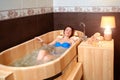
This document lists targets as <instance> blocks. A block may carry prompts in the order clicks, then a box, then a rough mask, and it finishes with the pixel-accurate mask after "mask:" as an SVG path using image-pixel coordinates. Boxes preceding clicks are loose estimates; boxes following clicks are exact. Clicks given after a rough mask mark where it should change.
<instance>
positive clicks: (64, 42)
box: [36, 27, 74, 64]
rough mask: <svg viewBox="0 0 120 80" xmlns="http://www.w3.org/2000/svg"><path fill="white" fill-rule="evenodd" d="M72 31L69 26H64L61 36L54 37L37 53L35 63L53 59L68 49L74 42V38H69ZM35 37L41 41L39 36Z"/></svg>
mask: <svg viewBox="0 0 120 80" xmlns="http://www.w3.org/2000/svg"><path fill="white" fill-rule="evenodd" d="M73 32H74V31H73V29H72V28H71V27H66V28H65V30H64V35H63V38H56V39H55V40H54V41H52V42H51V43H49V44H48V45H44V46H43V47H42V48H41V49H40V51H39V53H38V56H37V64H39V63H44V62H48V61H50V60H52V59H55V58H56V56H58V55H60V54H61V53H63V52H64V51H65V50H66V49H68V48H69V47H70V46H71V45H72V44H73V43H74V40H73V39H72V38H70V37H71V36H72V35H73ZM36 39H38V40H39V41H40V42H43V40H42V39H41V38H38V37H37V38H36Z"/></svg>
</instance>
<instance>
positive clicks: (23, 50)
mask: <svg viewBox="0 0 120 80" xmlns="http://www.w3.org/2000/svg"><path fill="white" fill-rule="evenodd" d="M62 31H63V30H56V31H51V32H48V33H46V34H43V35H41V36H39V37H41V38H42V39H43V40H44V41H45V42H46V43H49V42H51V41H52V40H54V38H55V37H57V36H58V35H60V33H61V32H62ZM76 32H77V33H78V36H79V37H82V36H83V33H82V32H81V31H77V30H75V33H76ZM80 42H81V41H80V40H77V41H76V43H75V44H73V45H72V46H71V47H70V48H69V49H67V50H66V51H65V52H64V53H63V54H62V55H61V56H59V57H58V58H56V59H55V60H52V61H50V62H47V63H44V64H40V65H34V66H28V67H12V66H8V65H9V64H11V63H12V62H14V61H15V60H18V59H20V58H22V57H23V56H24V55H26V54H29V53H31V52H32V51H34V50H36V49H38V48H40V47H41V46H42V44H41V43H39V42H38V41H36V40H35V39H31V40H29V41H26V42H24V43H22V44H19V45H17V46H15V47H12V48H9V49H7V50H5V51H3V52H1V53H0V80H42V79H50V78H51V77H53V76H55V75H57V74H59V73H62V74H61V75H60V76H59V77H57V78H55V79H56V80H66V79H69V78H70V79H69V80H71V79H72V78H71V77H72V75H74V77H73V79H75V80H76V79H78V80H79V78H80V77H81V75H82V69H81V63H78V62H77V52H78V51H77V46H78V45H79V44H80ZM75 65H76V67H75ZM74 68H75V69H74ZM71 69H72V70H71ZM76 69H77V70H76ZM68 74H69V75H68ZM70 75H71V76H70Z"/></svg>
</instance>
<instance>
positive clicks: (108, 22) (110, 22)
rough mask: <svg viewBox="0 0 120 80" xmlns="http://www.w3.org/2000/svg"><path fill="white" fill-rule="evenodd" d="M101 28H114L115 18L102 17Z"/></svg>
mask: <svg viewBox="0 0 120 80" xmlns="http://www.w3.org/2000/svg"><path fill="white" fill-rule="evenodd" d="M101 27H102V28H108V27H109V28H115V17H114V16H102V19H101Z"/></svg>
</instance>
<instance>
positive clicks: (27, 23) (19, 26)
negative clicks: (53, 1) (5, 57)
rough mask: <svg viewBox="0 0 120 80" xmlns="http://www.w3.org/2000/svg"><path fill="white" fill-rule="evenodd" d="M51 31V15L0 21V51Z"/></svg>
mask: <svg viewBox="0 0 120 80" xmlns="http://www.w3.org/2000/svg"><path fill="white" fill-rule="evenodd" d="M52 30H53V14H52V13H49V14H40V15H35V16H28V17H22V18H16V19H10V20H4V21H0V51H3V50H5V49H7V48H10V47H12V46H15V45H17V44H20V43H22V42H25V41H27V40H29V39H32V38H34V37H35V36H39V35H41V34H43V33H46V32H48V31H52Z"/></svg>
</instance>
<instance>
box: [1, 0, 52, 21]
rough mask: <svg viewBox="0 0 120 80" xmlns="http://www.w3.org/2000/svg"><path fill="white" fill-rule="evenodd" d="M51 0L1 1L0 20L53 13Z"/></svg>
mask: <svg viewBox="0 0 120 80" xmlns="http://www.w3.org/2000/svg"><path fill="white" fill-rule="evenodd" d="M52 9H53V0H2V1H0V20H5V19H11V18H17V17H24V16H31V15H37V14H44V13H51V12H53V10H52Z"/></svg>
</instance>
